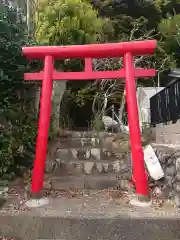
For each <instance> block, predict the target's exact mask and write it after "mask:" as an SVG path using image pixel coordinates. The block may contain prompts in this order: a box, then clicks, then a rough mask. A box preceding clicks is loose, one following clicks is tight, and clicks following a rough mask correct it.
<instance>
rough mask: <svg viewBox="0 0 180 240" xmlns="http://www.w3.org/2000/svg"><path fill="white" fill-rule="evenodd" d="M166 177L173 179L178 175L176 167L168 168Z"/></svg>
mask: <svg viewBox="0 0 180 240" xmlns="http://www.w3.org/2000/svg"><path fill="white" fill-rule="evenodd" d="M165 175H166V176H168V177H172V178H173V177H174V176H175V175H176V167H175V166H174V165H171V166H168V167H166V171H165Z"/></svg>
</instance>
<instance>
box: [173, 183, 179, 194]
mask: <svg viewBox="0 0 180 240" xmlns="http://www.w3.org/2000/svg"><path fill="white" fill-rule="evenodd" d="M173 189H174V190H176V191H177V192H180V182H175V183H174V184H173Z"/></svg>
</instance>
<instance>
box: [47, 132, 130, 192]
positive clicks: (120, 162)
mask: <svg viewBox="0 0 180 240" xmlns="http://www.w3.org/2000/svg"><path fill="white" fill-rule="evenodd" d="M116 138H117V134H116ZM114 139H115V136H114V135H113V134H109V133H104V132H101V133H97V132H71V133H70V134H69V135H68V136H58V137H57V138H56V140H55V141H54V142H53V144H51V145H52V147H50V148H54V149H53V154H49V156H48V158H47V161H46V174H50V179H51V184H52V188H55V189H59V188H61V189H62V188H79V189H104V188H108V187H116V184H117V178H118V179H119V178H123V179H124V178H128V177H130V173H131V162H130V159H129V158H128V154H127V153H128V151H129V147H128V145H129V141H128V139H126V140H125V139H124V138H123V141H122V140H121V141H120V142H121V146H120V145H119V144H118V145H117V142H116V141H114ZM113 144H114V145H113ZM49 152H51V149H50V150H49Z"/></svg>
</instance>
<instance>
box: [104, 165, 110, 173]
mask: <svg viewBox="0 0 180 240" xmlns="http://www.w3.org/2000/svg"><path fill="white" fill-rule="evenodd" d="M103 168H104V172H106V173H107V172H108V168H109V164H108V163H103Z"/></svg>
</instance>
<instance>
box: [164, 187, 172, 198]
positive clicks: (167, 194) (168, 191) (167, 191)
mask: <svg viewBox="0 0 180 240" xmlns="http://www.w3.org/2000/svg"><path fill="white" fill-rule="evenodd" d="M162 192H163V197H164V198H166V199H169V198H171V197H172V187H170V186H168V185H165V186H164V187H163V188H162Z"/></svg>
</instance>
